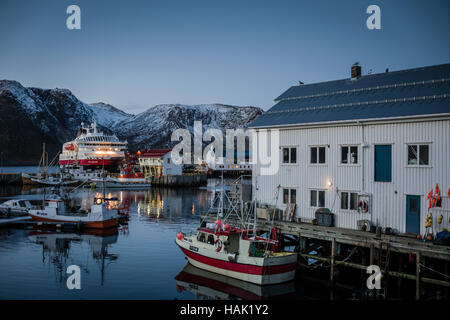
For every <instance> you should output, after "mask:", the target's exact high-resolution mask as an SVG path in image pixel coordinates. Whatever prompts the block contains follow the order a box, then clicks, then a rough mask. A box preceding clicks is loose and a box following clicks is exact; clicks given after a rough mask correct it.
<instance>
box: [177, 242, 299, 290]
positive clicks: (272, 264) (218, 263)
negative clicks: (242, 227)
mask: <svg viewBox="0 0 450 320" xmlns="http://www.w3.org/2000/svg"><path fill="white" fill-rule="evenodd" d="M190 240H191V239H190ZM175 241H176V243H177V245H178V246H179V247H180V249H181V250H182V251H183V253H184V254H185V255H186V257H187V259H188V261H189V262H190V263H191V264H192V265H193V266H195V267H197V268H200V269H204V270H207V271H210V272H214V273H218V274H221V275H224V276H227V277H232V278H235V279H238V280H242V281H247V282H251V283H255V284H258V285H268V284H276V283H283V282H288V281H292V280H293V279H294V278H295V271H296V265H297V255H296V254H294V253H292V254H288V255H285V256H278V257H265V258H263V257H248V256H247V257H246V256H245V255H242V256H238V258H237V259H236V261H235V262H231V261H229V260H228V254H227V253H224V252H223V251H221V252H217V251H216V250H205V249H204V248H202V247H201V244H200V243H196V242H195V240H194V241H192V240H191V241H189V240H185V239H182V240H180V239H176V240H175Z"/></svg>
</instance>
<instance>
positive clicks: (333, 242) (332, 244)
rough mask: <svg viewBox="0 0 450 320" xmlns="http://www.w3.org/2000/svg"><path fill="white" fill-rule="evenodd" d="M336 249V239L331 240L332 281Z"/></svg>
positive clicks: (331, 278) (332, 278)
mask: <svg viewBox="0 0 450 320" xmlns="http://www.w3.org/2000/svg"><path fill="white" fill-rule="evenodd" d="M335 251H336V239H335V238H333V240H332V241H331V266H330V281H331V282H333V281H334V256H335Z"/></svg>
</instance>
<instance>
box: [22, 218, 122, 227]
mask: <svg viewBox="0 0 450 320" xmlns="http://www.w3.org/2000/svg"><path fill="white" fill-rule="evenodd" d="M30 216H31V218H32V219H33V220H34V221H38V222H59V223H77V221H65V220H56V219H47V218H41V217H36V216H33V215H30ZM82 223H83V227H85V228H92V229H107V228H114V227H117V226H118V225H119V223H118V222H117V219H109V220H105V221H92V222H84V221H82Z"/></svg>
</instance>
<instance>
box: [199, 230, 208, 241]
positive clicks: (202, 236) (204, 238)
mask: <svg viewBox="0 0 450 320" xmlns="http://www.w3.org/2000/svg"><path fill="white" fill-rule="evenodd" d="M197 240H198V241H200V242H206V237H205V234H204V233H203V232H199V233H198V235H197Z"/></svg>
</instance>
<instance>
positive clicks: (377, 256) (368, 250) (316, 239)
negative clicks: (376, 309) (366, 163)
mask: <svg viewBox="0 0 450 320" xmlns="http://www.w3.org/2000/svg"><path fill="white" fill-rule="evenodd" d="M215 219H216V217H213V216H207V217H206V221H208V222H213V221H214V220H215ZM228 222H229V223H230V224H232V225H233V224H238V220H237V219H233V218H229V219H228ZM257 225H258V230H259V232H260V233H264V232H268V231H270V230H272V228H273V227H275V228H276V230H277V239H279V241H280V246H281V247H286V246H291V247H292V246H294V247H295V251H296V252H298V253H299V265H303V266H305V265H306V264H308V261H311V259H312V260H313V261H316V263H317V264H324V263H325V264H327V266H328V267H329V268H330V278H329V280H330V283H333V282H334V281H335V279H334V278H335V271H336V268H337V267H340V266H342V267H348V268H354V269H358V270H361V271H363V272H366V270H367V267H368V266H369V265H374V264H375V265H378V266H379V267H380V269H381V271H382V272H383V278H385V279H386V278H387V277H396V278H399V279H409V280H414V281H415V282H416V294H415V296H416V299H420V296H421V283H429V284H433V285H437V286H441V287H444V288H447V289H445V290H449V289H448V288H450V273H449V272H448V271H449V265H450V247H449V246H443V245H437V244H433V243H432V242H431V241H426V242H424V241H422V240H417V239H416V238H414V237H411V236H406V235H387V234H381V235H378V236H377V234H375V233H371V232H365V231H359V230H351V229H343V228H336V227H324V226H318V225H313V224H311V223H297V222H287V221H273V223H272V222H270V221H267V220H265V219H258V222H257ZM344 246H345V248H346V249H347V251H345V252H346V253H348V252H349V251H351V253H350V255H348V254H344V253H343V251H344V250H342V247H344ZM318 248H320V249H321V250H318ZM356 249H359V251H360V254H359V257H360V260H359V261H357V259H349V258H350V256H351V255H352V254H353V252H354V251H355V250H356ZM319 252H320V253H319ZM392 254H395V255H396V257H395V258H396V259H393V258H392V257H391V258H390V256H391V255H392ZM346 255H347V257H345V256H346ZM405 255H406V256H408V257H409V259H412V258H413V257H414V260H415V261H413V263H414V264H415V272H414V273H412V272H410V273H408V272H405V271H404V270H402V267H401V261H405V260H404V256H405ZM344 257H345V258H344ZM352 258H353V257H352ZM402 259H403V260H402ZM398 261H400V262H398ZM396 262H398V264H397V263H396ZM436 266H440V270H441V271H437V270H435V269H436ZM424 271H428V276H427V277H424V276H422V274H423V272H424ZM430 274H433V275H434V276H435V277H431V276H429V275H430ZM367 276H368V275H367ZM443 278H445V280H444V279H443Z"/></svg>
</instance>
